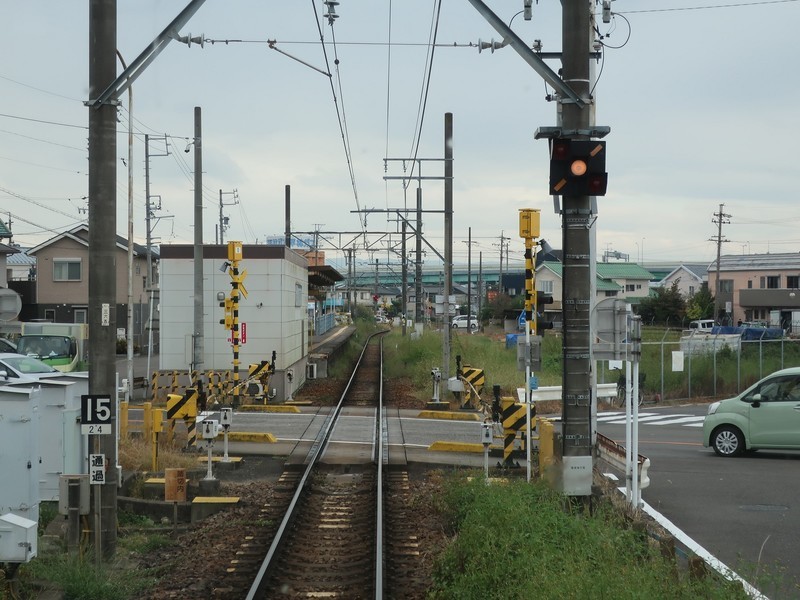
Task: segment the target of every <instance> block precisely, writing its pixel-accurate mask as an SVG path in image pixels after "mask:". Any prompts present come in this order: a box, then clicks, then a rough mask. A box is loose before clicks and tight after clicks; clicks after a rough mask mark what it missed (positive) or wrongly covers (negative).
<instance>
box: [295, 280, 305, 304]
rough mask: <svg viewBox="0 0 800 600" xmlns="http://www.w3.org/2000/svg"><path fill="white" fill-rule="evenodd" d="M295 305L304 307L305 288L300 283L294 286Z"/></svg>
mask: <svg viewBox="0 0 800 600" xmlns="http://www.w3.org/2000/svg"><path fill="white" fill-rule="evenodd" d="M294 305H295V306H303V286H302V285H300V284H299V283H295V284H294Z"/></svg>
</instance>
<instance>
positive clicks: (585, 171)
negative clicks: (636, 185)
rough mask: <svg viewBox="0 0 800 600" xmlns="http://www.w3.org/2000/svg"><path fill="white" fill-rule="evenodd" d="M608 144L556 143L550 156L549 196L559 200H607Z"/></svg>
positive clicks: (564, 141) (568, 141) (559, 141)
mask: <svg viewBox="0 0 800 600" xmlns="http://www.w3.org/2000/svg"><path fill="white" fill-rule="evenodd" d="M607 185H608V173H606V143H605V142H598V141H593V140H571V139H568V138H555V139H553V142H552V146H551V153H550V193H551V194H552V195H557V196H605V194H606V187H607Z"/></svg>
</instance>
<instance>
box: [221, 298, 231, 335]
mask: <svg viewBox="0 0 800 600" xmlns="http://www.w3.org/2000/svg"><path fill="white" fill-rule="evenodd" d="M219 306H220V308H224V309H225V317H224V318H223V319H220V320H219V324H220V325H224V326H225V329H233V300H231V299H230V298H225V300H223V301H222V302H220V303H219Z"/></svg>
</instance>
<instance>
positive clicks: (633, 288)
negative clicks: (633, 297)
mask: <svg viewBox="0 0 800 600" xmlns="http://www.w3.org/2000/svg"><path fill="white" fill-rule="evenodd" d="M625 291H626V292H635V291H636V286H635V285H633V284H632V283H626V284H625Z"/></svg>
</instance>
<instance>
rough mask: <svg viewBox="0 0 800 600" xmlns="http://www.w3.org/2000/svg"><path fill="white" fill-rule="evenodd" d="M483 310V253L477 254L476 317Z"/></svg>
mask: <svg viewBox="0 0 800 600" xmlns="http://www.w3.org/2000/svg"><path fill="white" fill-rule="evenodd" d="M482 309H483V252H479V253H478V315H479V316H480V314H481V310H482Z"/></svg>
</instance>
